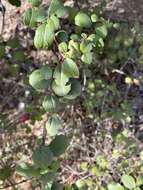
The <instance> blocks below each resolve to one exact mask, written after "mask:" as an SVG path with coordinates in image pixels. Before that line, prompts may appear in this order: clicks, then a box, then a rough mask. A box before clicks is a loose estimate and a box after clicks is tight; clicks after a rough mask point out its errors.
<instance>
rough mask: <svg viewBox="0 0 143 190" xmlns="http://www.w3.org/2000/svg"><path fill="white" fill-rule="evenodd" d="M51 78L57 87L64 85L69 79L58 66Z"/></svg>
mask: <svg viewBox="0 0 143 190" xmlns="http://www.w3.org/2000/svg"><path fill="white" fill-rule="evenodd" d="M53 78H54V79H55V83H56V84H57V85H59V86H62V85H65V84H66V83H67V82H68V81H69V78H68V77H67V76H66V75H65V74H64V73H63V70H62V68H61V66H60V65H58V66H57V67H56V68H55V71H54V75H53Z"/></svg>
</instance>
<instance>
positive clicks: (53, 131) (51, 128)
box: [46, 115, 62, 136]
mask: <svg viewBox="0 0 143 190" xmlns="http://www.w3.org/2000/svg"><path fill="white" fill-rule="evenodd" d="M61 126H62V123H61V120H60V119H59V117H58V116H57V115H53V116H52V117H50V118H49V120H48V122H47V123H46V129H47V133H48V134H49V135H50V136H55V135H57V133H58V131H59V129H60V128H61Z"/></svg>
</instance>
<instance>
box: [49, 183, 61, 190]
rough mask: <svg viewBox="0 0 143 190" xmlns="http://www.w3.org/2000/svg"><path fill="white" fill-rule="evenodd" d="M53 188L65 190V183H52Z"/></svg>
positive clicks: (54, 189) (52, 189) (53, 189)
mask: <svg viewBox="0 0 143 190" xmlns="http://www.w3.org/2000/svg"><path fill="white" fill-rule="evenodd" d="M51 190H63V185H61V184H60V183H58V182H54V183H53V184H52V187H51Z"/></svg>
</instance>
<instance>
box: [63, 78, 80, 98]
mask: <svg viewBox="0 0 143 190" xmlns="http://www.w3.org/2000/svg"><path fill="white" fill-rule="evenodd" d="M70 82H71V90H70V92H69V94H68V95H66V96H65V97H64V98H66V99H69V100H73V99H75V98H77V97H78V96H80V94H81V84H80V82H79V81H78V80H76V79H71V80H70Z"/></svg>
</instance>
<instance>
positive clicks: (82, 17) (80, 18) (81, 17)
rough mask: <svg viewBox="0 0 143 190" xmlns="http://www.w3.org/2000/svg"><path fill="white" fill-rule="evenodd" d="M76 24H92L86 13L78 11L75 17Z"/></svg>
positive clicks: (87, 26)
mask: <svg viewBox="0 0 143 190" xmlns="http://www.w3.org/2000/svg"><path fill="white" fill-rule="evenodd" d="M75 24H76V25H77V26H80V27H83V28H89V27H91V25H92V22H91V19H90V17H89V16H88V15H87V14H85V13H82V12H80V13H78V14H77V15H76V17H75Z"/></svg>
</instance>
